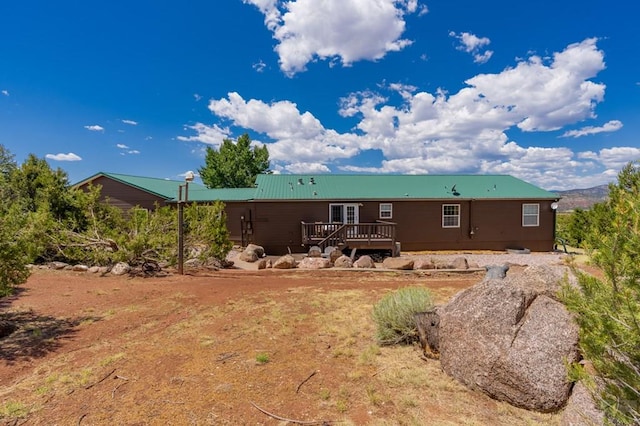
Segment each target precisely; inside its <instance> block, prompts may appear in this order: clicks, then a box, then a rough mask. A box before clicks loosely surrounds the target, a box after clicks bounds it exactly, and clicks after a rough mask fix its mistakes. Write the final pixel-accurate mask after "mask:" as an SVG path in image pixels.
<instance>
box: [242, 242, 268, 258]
mask: <svg viewBox="0 0 640 426" xmlns="http://www.w3.org/2000/svg"><path fill="white" fill-rule="evenodd" d="M245 250H249V251H253V252H255V254H257V255H258V257H264V247H262V246H259V245H257V244H249V245H248V246H247V247H246V248H245Z"/></svg>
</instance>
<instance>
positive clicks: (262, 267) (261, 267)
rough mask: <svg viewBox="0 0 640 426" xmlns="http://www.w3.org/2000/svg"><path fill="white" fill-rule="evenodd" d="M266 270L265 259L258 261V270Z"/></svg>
mask: <svg viewBox="0 0 640 426" xmlns="http://www.w3.org/2000/svg"><path fill="white" fill-rule="evenodd" d="M266 268H267V259H260V260H259V261H258V269H266Z"/></svg>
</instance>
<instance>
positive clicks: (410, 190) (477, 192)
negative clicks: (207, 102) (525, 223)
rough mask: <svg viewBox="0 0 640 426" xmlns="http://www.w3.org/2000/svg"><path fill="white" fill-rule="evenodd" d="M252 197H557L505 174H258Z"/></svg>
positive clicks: (352, 198) (378, 198)
mask: <svg viewBox="0 0 640 426" xmlns="http://www.w3.org/2000/svg"><path fill="white" fill-rule="evenodd" d="M256 184H257V188H256V193H255V200H370V199H377V200H400V199H403V200H405V199H443V200H448V199H451V200H454V199H558V198H559V197H558V195H557V194H554V193H552V192H549V191H546V190H544V189H541V188H538V187H537V186H535V185H532V184H529V183H527V182H525V181H522V180H520V179H517V178H514V177H513V176H508V175H338V174H320V175H312V174H305V175H274V174H272V175H259V176H258V178H257V179H256Z"/></svg>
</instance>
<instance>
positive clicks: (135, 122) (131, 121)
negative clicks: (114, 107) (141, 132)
mask: <svg viewBox="0 0 640 426" xmlns="http://www.w3.org/2000/svg"><path fill="white" fill-rule="evenodd" d="M121 121H122V122H123V123H124V124H128V125H130V126H137V125H138V122H137V121H133V120H121Z"/></svg>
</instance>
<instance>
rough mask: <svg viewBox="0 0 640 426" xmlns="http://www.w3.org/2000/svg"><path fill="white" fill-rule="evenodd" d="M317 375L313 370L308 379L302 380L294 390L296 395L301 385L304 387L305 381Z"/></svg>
mask: <svg viewBox="0 0 640 426" xmlns="http://www.w3.org/2000/svg"><path fill="white" fill-rule="evenodd" d="M316 373H317V371H316V370H314V371H313V372H312V373H311V374H309V377H307V378H306V379H304V380H303V381H302V382H301V383H300V384H299V385H298V387H297V388H296V393H298V391H299V390H300V388H301V387H302V385H304V384H305V383H307V381H308V380H309V379H310V378H312V377H313V376H315V375H316Z"/></svg>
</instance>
